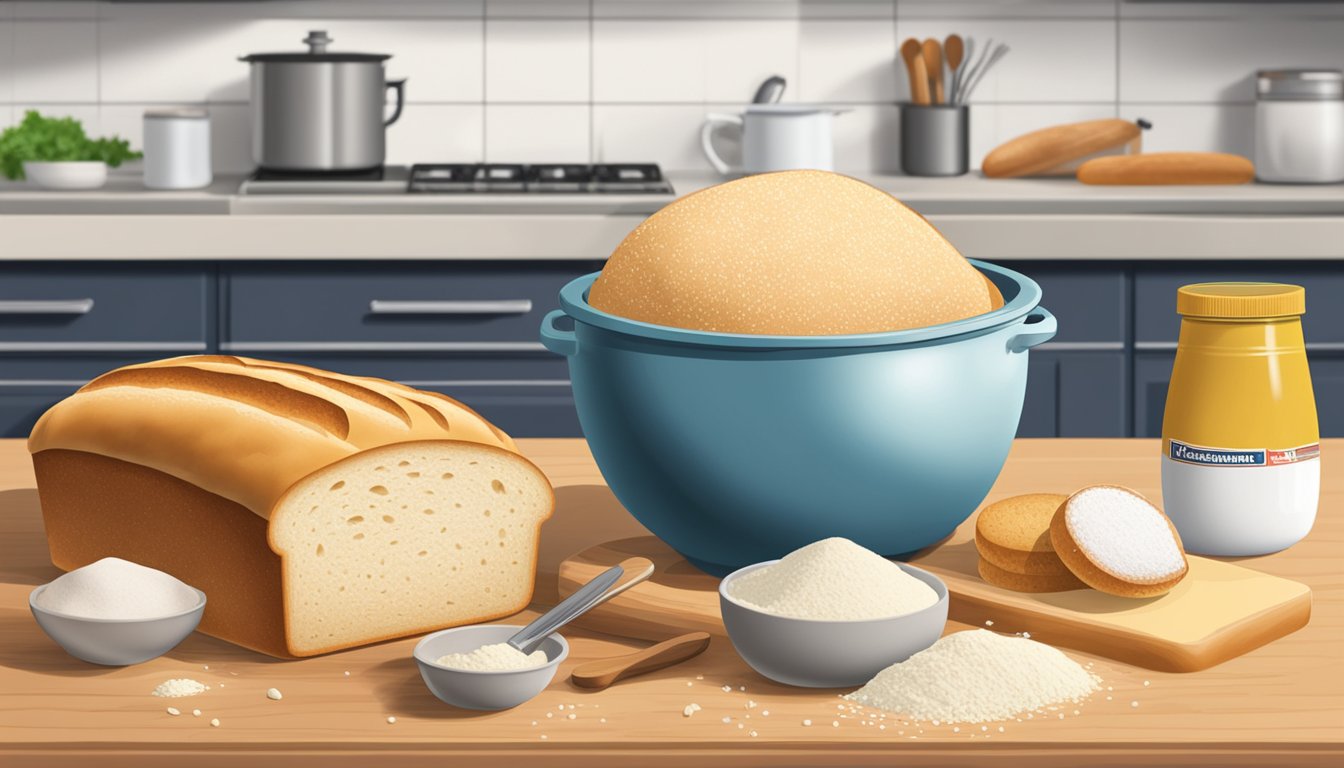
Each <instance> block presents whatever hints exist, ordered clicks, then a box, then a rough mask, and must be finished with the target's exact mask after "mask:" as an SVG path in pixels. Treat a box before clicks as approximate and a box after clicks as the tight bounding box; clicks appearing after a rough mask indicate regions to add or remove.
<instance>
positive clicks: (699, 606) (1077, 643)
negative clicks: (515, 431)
mask: <svg viewBox="0 0 1344 768" xmlns="http://www.w3.org/2000/svg"><path fill="white" fill-rule="evenodd" d="M974 523H975V521H974V518H972V519H971V520H968V521H967V522H965V523H963V524H962V525H961V527H959V528H958V529H957V531H956V532H955V533H954V534H953V535H952V537H951V538H949V539H948V540H947V541H946V542H944V543H943V544H942V545H940V546H938V547H936V548H934V549H933V550H932V551H930V552H927V553H925V554H924V555H922V556H920V557H918V558H915V559H914V560H912V561H911V562H912V563H913V564H915V565H918V566H919V567H921V568H924V569H926V570H928V571H931V572H933V573H935V574H937V575H938V577H939V578H941V579H942V580H943V582H944V583H946V584H947V589H948V592H950V593H951V598H952V600H951V605H950V611H949V618H950V619H952V620H954V621H959V622H962V623H965V624H970V625H973V626H984V625H985V622H986V621H993V622H994V623H993V628H994V630H995V631H996V632H1007V633H1013V632H1030V633H1031V636H1032V638H1034V639H1036V640H1040V641H1041V642H1044V643H1049V644H1051V645H1056V646H1064V647H1067V648H1074V649H1077V650H1080V651H1084V652H1088V653H1096V654H1099V655H1102V656H1107V657H1109V658H1112V659H1117V660H1119V661H1124V662H1128V663H1130V664H1136V665H1138V666H1141V667H1147V668H1149V669H1156V670H1162V671H1167V672H1193V671H1196V670H1200V669H1205V668H1207V667H1211V666H1213V665H1215V664H1219V663H1221V662H1224V661H1226V660H1228V659H1230V658H1233V657H1235V656H1239V655H1241V654H1243V653H1246V652H1248V651H1250V650H1253V649H1255V648H1258V647H1260V646H1262V645H1264V644H1266V643H1269V642H1271V641H1273V640H1276V639H1278V638H1280V637H1283V636H1284V635H1287V634H1289V633H1291V632H1294V631H1296V630H1298V629H1300V628H1301V627H1303V626H1305V625H1306V623H1307V620H1308V618H1310V615H1311V590H1310V589H1308V588H1307V587H1306V585H1304V584H1299V583H1298V582H1295V581H1290V580H1288V579H1281V578H1279V577H1277V576H1270V575H1268V574H1264V573H1260V572H1258V571H1253V570H1251V569H1249V568H1243V567H1241V566H1239V565H1234V564H1232V563H1225V562H1221V561H1218V560H1210V559H1207V558H1203V557H1195V556H1190V557H1189V562H1190V573H1189V575H1188V576H1186V578H1185V579H1184V580H1183V581H1182V582H1181V583H1180V584H1178V585H1176V588H1175V589H1173V590H1172V591H1171V592H1170V593H1168V594H1166V595H1164V596H1162V597H1157V598H1149V599H1145V600H1135V599H1130V598H1124V597H1114V596H1111V595H1106V594H1102V593H1101V592H1097V591H1095V590H1091V589H1082V590H1074V591H1071V592H1047V593H1036V594H1027V593H1023V592H1013V591H1010V590H1007V589H1002V588H1000V587H995V586H992V585H990V584H986V583H985V582H984V581H983V580H981V579H980V576H979V575H978V574H977V573H976V558H977V555H976V551H975V543H974V541H973V540H972V539H973V536H974ZM631 553H639V554H640V556H646V557H649V558H650V559H651V560H653V561H654V562H655V563H658V564H659V569H658V572H659V574H667V573H672V574H675V578H674V579H671V580H665V581H664V582H663V583H661V584H658V583H655V581H652V580H651V581H647V582H645V583H643V584H641V585H639V586H638V587H635V588H634V589H631V590H630V591H629V592H627V593H625V594H624V595H622V596H621V597H620V598H618V600H613V601H611V602H610V603H608V604H607V605H605V606H602V607H601V608H598V609H596V610H594V611H592V612H590V613H588V614H586V616H585V618H586V619H593V618H597V617H598V615H599V614H603V619H604V620H605V622H606V623H605V624H604V625H603V626H604V627H606V628H604V629H601V631H603V632H610V633H612V634H617V635H622V636H625V637H638V638H644V639H652V640H658V639H662V638H665V637H667V636H668V635H669V634H674V633H677V632H682V631H684V628H685V627H688V626H692V625H701V626H703V625H705V624H707V623H708V622H710V621H714V622H717V628H715V629H712V630H705V631H708V632H710V633H711V634H723V626H722V619H721V618H720V617H719V596H718V586H719V580H718V579H716V578H714V577H713V576H710V575H709V574H707V573H704V572H702V571H699V570H696V569H695V568H694V567H693V566H691V565H690V564H689V563H687V562H685V561H684V560H682V558H681V556H680V555H678V554H676V553H675V552H673V551H672V550H671V549H670V548H668V547H667V545H665V544H663V543H662V542H660V541H658V540H657V539H654V538H653V537H641V538H636V539H624V540H622V541H615V542H609V543H607V544H601V545H598V546H596V547H592V548H591V549H588V550H585V551H584V552H581V553H579V554H578V555H575V556H574V557H573V558H571V559H570V560H567V561H566V563H565V564H562V565H561V569H562V571H561V572H562V574H563V573H564V569H565V568H566V566H568V567H569V568H570V571H571V573H570V575H569V577H568V579H569V580H570V581H571V582H572V581H573V580H576V579H581V578H582V576H581V574H588V575H591V574H593V573H596V572H600V571H601V570H602V569H603V568H605V567H607V566H608V565H610V564H613V563H616V562H619V561H621V560H622V559H624V558H627V557H629V556H630V555H631ZM565 579H566V577H564V576H562V581H564V580H565ZM578 583H580V584H581V583H583V581H582V580H580V581H579V582H578ZM561 589H562V592H563V591H564V589H565V588H564V587H563V586H562V588H561ZM618 601H621V602H620V604H619V605H618Z"/></svg>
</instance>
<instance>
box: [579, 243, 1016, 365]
mask: <svg viewBox="0 0 1344 768" xmlns="http://www.w3.org/2000/svg"><path fill="white" fill-rule="evenodd" d="M967 261H969V262H970V263H971V265H972V266H974V267H975V268H976V269H978V270H979V271H980V272H981V273H983V274H986V275H988V276H990V277H991V278H994V277H998V278H1000V279H1002V280H1006V281H1008V282H1010V283H1013V284H1016V285H1017V287H1018V290H1017V295H1015V296H1013V298H1012V299H1009V300H1007V301H1006V302H1005V303H1004V305H1003V306H1002V307H999V308H998V309H996V310H993V311H992V312H986V313H984V314H980V315H974V316H972V317H968V318H965V319H962V320H954V321H952V322H949V323H939V324H938V325H929V326H924V327H922V328H908V329H905V330H900V331H884V332H881V333H857V334H845V335H836V336H778V335H767V334H750V333H719V332H716V331H696V330H691V329H687V328H673V327H671V326H666V325H655V324H653V323H645V322H641V321H639V320H630V319H627V318H624V317H619V316H617V315H612V314H609V313H607V312H603V311H602V310H600V309H595V308H594V307H593V306H591V305H590V304H589V303H588V289H589V288H590V287H591V286H592V284H593V282H594V281H595V280H597V278H598V276H599V275H601V274H602V273H601V272H592V273H590V274H587V275H583V276H582V277H577V278H575V279H573V280H571V281H570V282H569V283H568V284H566V285H565V286H564V287H563V288H561V289H560V306H561V308H562V309H563V310H564V312H565V314H566V315H569V317H571V318H573V319H574V320H575V321H576V322H581V323H584V324H586V325H591V326H594V327H597V328H601V329H603V330H607V331H615V332H616V333H622V334H627V335H631V336H638V337H642V338H646V339H652V340H656V341H666V342H674V343H678V344H690V345H694V346H702V347H705V346H707V347H731V348H739V349H740V348H752V349H828V348H843V347H885V346H896V345H904V344H918V343H923V342H929V341H934V340H938V339H946V338H950V337H954V336H961V335H964V334H968V333H976V332H979V331H984V330H986V329H990V328H996V327H1001V326H1007V325H1010V324H1012V323H1015V322H1018V321H1020V320H1022V319H1023V318H1024V317H1026V315H1027V314H1028V313H1029V312H1031V311H1032V310H1033V309H1035V308H1036V306H1037V305H1038V304H1040V301H1041V287H1040V286H1039V285H1037V284H1036V282H1035V281H1034V280H1032V279H1031V278H1029V277H1027V276H1026V275H1023V274H1022V273H1020V272H1015V271H1013V270H1011V269H1007V268H1005V267H1001V266H998V265H997V264H991V263H989V262H987V261H980V260H978V259H967Z"/></svg>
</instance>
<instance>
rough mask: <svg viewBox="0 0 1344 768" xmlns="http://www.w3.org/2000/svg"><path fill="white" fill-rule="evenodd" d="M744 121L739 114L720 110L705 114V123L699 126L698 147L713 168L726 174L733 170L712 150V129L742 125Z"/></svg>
mask: <svg viewBox="0 0 1344 768" xmlns="http://www.w3.org/2000/svg"><path fill="white" fill-rule="evenodd" d="M744 124H745V121H743V119H742V118H741V116H739V115H725V114H723V113H722V112H710V113H709V114H707V115H705V124H704V125H702V126H700V149H702V150H704V152H705V159H706V160H708V161H709V164H710V165H712V166H714V170H716V171H718V172H719V173H721V174H723V175H724V176H727V175H728V174H730V173H732V172H733V169H732V167H731V166H729V165H728V163H726V162H724V160H723V158H722V157H719V153H718V152H715V151H714V143H713V138H714V129H715V128H717V127H718V126H720V125H736V126H738V127H743V126H744Z"/></svg>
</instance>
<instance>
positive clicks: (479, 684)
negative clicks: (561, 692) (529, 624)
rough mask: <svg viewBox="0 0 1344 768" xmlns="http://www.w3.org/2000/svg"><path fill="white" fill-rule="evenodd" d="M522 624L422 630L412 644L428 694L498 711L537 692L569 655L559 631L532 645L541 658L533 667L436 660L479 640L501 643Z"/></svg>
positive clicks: (458, 704) (473, 645)
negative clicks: (473, 666)
mask: <svg viewBox="0 0 1344 768" xmlns="http://www.w3.org/2000/svg"><path fill="white" fill-rule="evenodd" d="M520 629H522V627H521V626H514V625H510V624H482V625H478V626H472V627H454V628H453V629H445V630H443V631H442V632H435V633H434V634H432V635H427V636H426V637H425V638H424V639H423V640H421V641H420V642H418V643H416V644H415V651H414V656H415V663H416V664H417V665H419V667H420V677H422V678H424V681H425V685H426V686H428V687H429V690H430V692H431V693H433V694H434V695H435V696H437V697H438V699H439V700H440V701H442V702H444V703H445V704H452V705H453V706H455V707H462V708H464V709H479V710H498V709H509V708H510V707H516V706H518V705H519V704H522V703H523V702H525V701H527V700H529V699H531V698H532V697H533V696H536V695H537V694H539V693H541V692H542V691H543V690H545V689H546V686H548V685H550V684H551V680H552V679H554V678H555V672H556V670H557V669H558V668H559V667H560V662H562V661H564V660H565V658H566V657H568V656H569V643H567V642H565V638H563V637H561V636H560V635H558V634H552V635H550V636H549V637H547V638H546V639H544V640H542V641H541V645H540V646H538V647H537V650H539V651H541V652H543V653H545V654H546V663H545V664H544V665H542V666H540V667H534V668H532V669H510V670H505V671H502V672H484V671H473V670H467V669H453V668H452V667H445V666H443V665H442V664H440V663H439V659H440V658H442V657H444V656H447V655H448V654H450V653H470V652H472V651H474V650H476V649H477V648H480V647H481V646H483V645H493V644H495V643H502V642H504V641H506V640H508V639H509V638H510V637H513V636H514V635H515V634H517V633H518V630H520Z"/></svg>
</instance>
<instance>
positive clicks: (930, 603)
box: [719, 538, 948, 688]
mask: <svg viewBox="0 0 1344 768" xmlns="http://www.w3.org/2000/svg"><path fill="white" fill-rule="evenodd" d="M947 603H948V597H947V586H946V585H945V584H943V582H942V580H941V579H939V578H938V577H937V576H934V575H933V574H931V573H929V572H928V571H925V570H922V569H920V568H916V567H914V566H912V565H907V564H905V563H897V562H893V561H891V560H887V559H886V558H884V557H882V556H880V555H878V554H876V553H875V552H872V551H869V550H867V549H865V548H863V547H861V546H859V545H858V544H855V543H854V542H852V541H849V540H848V539H842V538H831V539H823V540H821V541H817V542H814V543H812V544H809V545H807V546H805V547H803V548H801V549H798V550H796V551H794V552H792V553H790V554H788V555H786V556H785V557H784V558H783V559H780V560H770V561H768V562H764V563H757V564H756V565H749V566H747V567H746V568H742V569H740V570H737V571H734V572H733V573H730V574H728V575H727V576H725V577H724V579H723V581H722V582H720V583H719V609H720V611H721V613H722V614H723V624H724V627H725V628H726V629H727V630H728V637H729V639H730V640H732V642H733V647H734V648H735V649H736V650H737V653H738V655H739V656H741V657H742V659H743V660H744V661H746V662H747V664H749V665H751V668H752V669H755V670H756V671H757V672H759V673H761V674H762V675H764V676H766V677H768V678H770V679H771V680H774V681H775V682H778V683H784V684H785V685H794V686H800V687H805V688H842V687H853V686H857V685H863V684H864V683H867V682H868V681H869V680H871V679H872V678H873V676H874V675H876V674H877V673H878V672H881V671H882V670H883V669H886V668H887V667H889V666H891V665H892V664H895V663H897V662H900V661H905V660H906V659H908V658H910V657H911V656H913V655H914V654H916V653H918V652H920V651H922V650H924V649H925V648H928V647H929V646H931V645H933V644H934V643H935V642H937V640H938V638H939V637H941V636H942V634H943V627H944V625H946V624H947Z"/></svg>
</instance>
